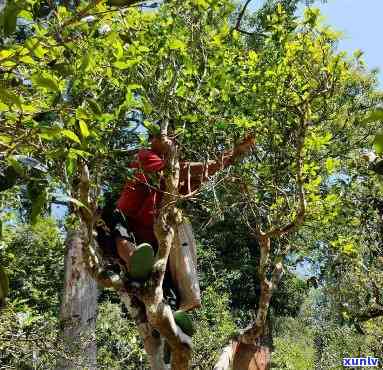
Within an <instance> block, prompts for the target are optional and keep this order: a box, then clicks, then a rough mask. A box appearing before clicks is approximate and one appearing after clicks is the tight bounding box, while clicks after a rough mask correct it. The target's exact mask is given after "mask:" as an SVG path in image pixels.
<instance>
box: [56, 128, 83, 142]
mask: <svg viewBox="0 0 383 370" xmlns="http://www.w3.org/2000/svg"><path fill="white" fill-rule="evenodd" d="M60 134H61V135H63V136H66V137H67V138H68V139H70V140H72V141H74V142H75V143H78V144H81V141H80V139H79V137H78V136H77V135H76V134H75V133H74V132H73V131H71V130H67V129H64V130H61V131H60Z"/></svg>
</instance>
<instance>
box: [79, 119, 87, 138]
mask: <svg viewBox="0 0 383 370" xmlns="http://www.w3.org/2000/svg"><path fill="white" fill-rule="evenodd" d="M78 125H79V126H80V132H81V135H82V137H83V138H84V139H86V138H87V137H88V136H89V135H90V132H89V129H88V125H87V124H86V122H85V121H83V120H82V119H80V120H79V121H78Z"/></svg>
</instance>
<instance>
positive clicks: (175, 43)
mask: <svg viewBox="0 0 383 370" xmlns="http://www.w3.org/2000/svg"><path fill="white" fill-rule="evenodd" d="M169 49H171V50H186V44H185V43H184V42H183V41H182V40H178V39H172V40H170V42H169Z"/></svg>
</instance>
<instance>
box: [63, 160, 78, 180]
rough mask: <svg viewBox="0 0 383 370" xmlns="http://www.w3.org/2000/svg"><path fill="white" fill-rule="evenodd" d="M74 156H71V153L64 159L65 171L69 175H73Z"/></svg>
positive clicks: (74, 168)
mask: <svg viewBox="0 0 383 370" xmlns="http://www.w3.org/2000/svg"><path fill="white" fill-rule="evenodd" d="M76 164H77V161H76V158H73V156H72V155H70V156H68V158H67V159H66V161H65V168H66V173H67V175H68V176H69V177H71V176H73V174H74V173H75V171H76Z"/></svg>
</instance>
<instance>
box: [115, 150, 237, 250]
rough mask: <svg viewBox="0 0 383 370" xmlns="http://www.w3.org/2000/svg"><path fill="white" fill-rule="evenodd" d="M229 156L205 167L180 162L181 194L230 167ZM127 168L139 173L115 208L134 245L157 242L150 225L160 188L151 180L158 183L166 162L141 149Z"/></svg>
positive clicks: (151, 224)
mask: <svg viewBox="0 0 383 370" xmlns="http://www.w3.org/2000/svg"><path fill="white" fill-rule="evenodd" d="M232 157H233V155H232V154H229V155H224V156H223V157H222V159H221V160H218V161H209V163H208V164H203V163H200V162H195V163H194V162H182V163H181V164H180V186H179V192H180V194H187V193H188V192H189V190H190V191H193V190H195V189H197V188H198V187H199V186H200V185H201V183H202V182H203V181H205V180H206V178H207V176H211V175H213V174H214V173H215V172H217V171H218V170H219V169H221V168H224V167H226V166H227V165H228V164H230V163H231V160H232ZM130 167H132V168H137V169H138V170H137V172H136V174H135V175H134V179H133V180H129V181H128V182H127V183H126V184H125V187H124V190H123V191H122V193H121V195H120V198H119V199H118V201H117V208H118V209H120V210H121V211H122V212H123V213H124V215H125V216H126V217H127V219H128V223H129V226H130V228H131V231H132V232H133V233H134V235H135V238H136V242H137V243H142V242H149V243H156V237H155V235H154V230H153V225H154V219H155V216H156V212H157V209H158V205H159V204H160V201H161V195H162V192H161V190H160V187H161V186H160V185H159V184H158V185H157V186H155V185H154V184H153V183H154V182H155V181H154V182H153V181H152V180H151V179H150V177H153V175H154V176H155V177H156V179H157V180H160V178H159V176H158V175H156V174H157V173H158V172H160V171H162V170H163V169H164V167H165V161H164V160H163V159H162V158H161V157H160V156H158V155H157V154H156V153H155V152H154V151H152V150H148V149H141V150H140V151H139V152H138V154H137V161H136V162H133V163H132V164H131V165H130ZM189 169H190V177H189V175H188V173H189ZM157 182H158V181H157ZM188 183H189V184H190V186H189V185H188ZM188 188H189V189H188Z"/></svg>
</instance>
